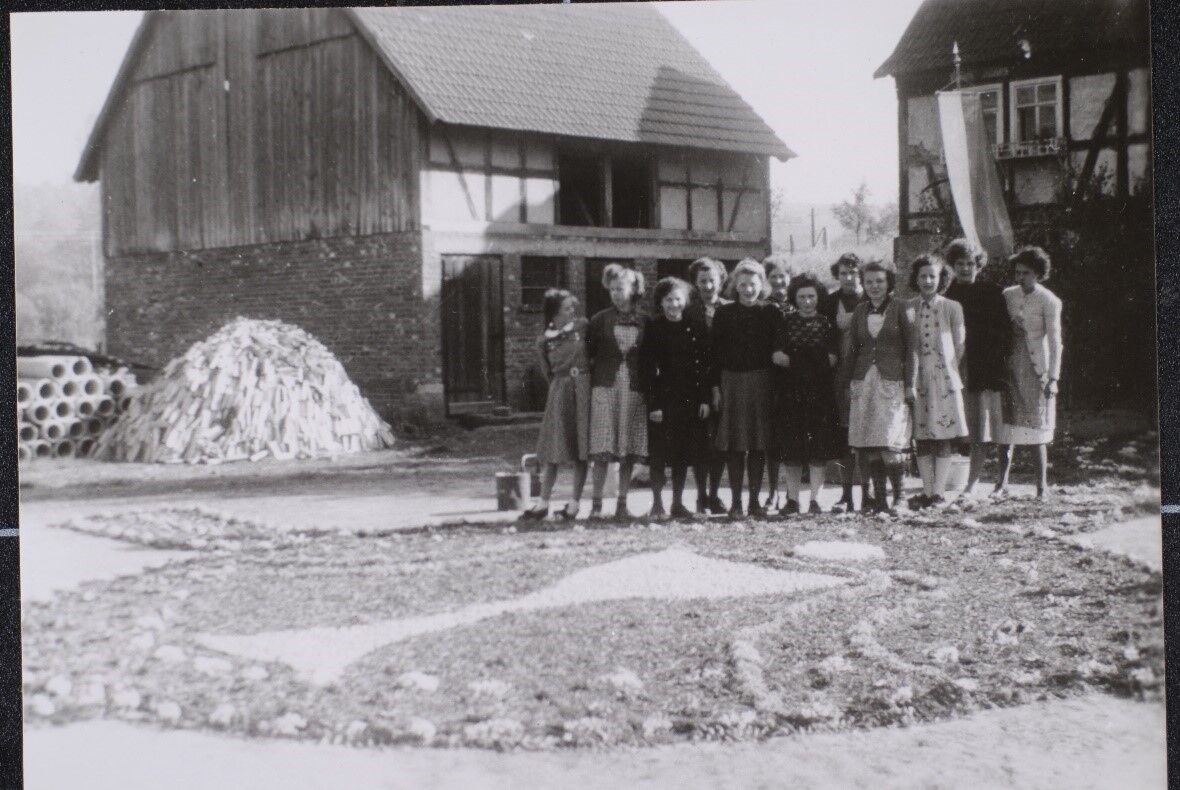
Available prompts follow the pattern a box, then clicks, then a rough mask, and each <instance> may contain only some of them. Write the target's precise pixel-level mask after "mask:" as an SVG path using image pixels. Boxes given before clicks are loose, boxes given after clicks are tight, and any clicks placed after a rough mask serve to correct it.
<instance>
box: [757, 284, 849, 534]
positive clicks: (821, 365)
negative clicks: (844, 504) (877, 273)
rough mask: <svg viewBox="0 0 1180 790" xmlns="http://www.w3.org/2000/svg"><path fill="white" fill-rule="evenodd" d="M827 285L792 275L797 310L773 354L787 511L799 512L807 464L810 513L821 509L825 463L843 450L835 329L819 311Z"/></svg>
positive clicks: (786, 322) (788, 319)
mask: <svg viewBox="0 0 1180 790" xmlns="http://www.w3.org/2000/svg"><path fill="white" fill-rule="evenodd" d="M821 293H823V287H822V286H821V285H820V284H819V281H818V280H816V279H815V278H813V277H811V276H809V275H806V274H804V275H801V276H799V277H796V278H795V279H794V280H792V281H791V287H790V301H791V302H792V303H793V304H794V305H795V308H796V310H795V312H793V313H790V314H788V315H787V316H786V318H785V319H784V320H783V322H782V323H781V324H780V325H779V329H778V334H777V337H776V339H775V351H774V354H773V355H772V357H771V358H772V360H773V362H774V364H775V365H776V366H778V367H779V369H780V370H782V372H783V377H782V386H781V389H780V390H779V392H778V399H777V402H776V413H775V423H774V428H775V435H776V441H775V447H776V448H777V450H778V453H779V457H780V460H781V461H782V463H783V465H784V466H786V468H787V506H786V510H785V512H786V513H798V512H799V490H800V489H801V488H802V483H803V467H804V466H807V467H808V472H809V474H810V489H811V498H810V505H809V507H808V512H809V513H822V512H823V510H822V509H821V508H820V504H819V492H820V490H821V489H822V488H823V485H824V473H825V471H826V469H825V466H826V464H827V462H828V461H831V460H833V459H835V458H839V457H840V454H841V452H842V450H843V440H842V437H841V430H840V416H839V413H838V410H837V407H836V400H835V394H834V393H835V375H834V372H833V368H834V367H835V366H836V361H837V355H836V351H837V336H836V329H835V327H833V326H832V323H831V322H830V321H829V320H828V319H827V317H826V316H824V315H821V314H820V313H819V309H818V308H819V300H820V294H821Z"/></svg>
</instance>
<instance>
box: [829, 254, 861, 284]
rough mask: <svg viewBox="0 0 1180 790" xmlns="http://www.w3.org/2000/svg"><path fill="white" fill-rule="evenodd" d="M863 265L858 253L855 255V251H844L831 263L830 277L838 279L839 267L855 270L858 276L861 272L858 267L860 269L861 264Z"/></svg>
mask: <svg viewBox="0 0 1180 790" xmlns="http://www.w3.org/2000/svg"><path fill="white" fill-rule="evenodd" d="M863 265H864V263H863V261H861V259H860V256H859V255H857V254H856V253H855V252H846V253H844V254H843V255H841V256H840V257H839V258H837V259H836V262H835V263H833V264H832V268H831V272H832V277H833V278H834V279H837V280H839V279H840V269H841V268H846V269H852V270H853V271H855V272H856V274H857V276H858V277H859V276H860V274H861V271H860V269H861V266H863Z"/></svg>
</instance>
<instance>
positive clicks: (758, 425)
mask: <svg viewBox="0 0 1180 790" xmlns="http://www.w3.org/2000/svg"><path fill="white" fill-rule="evenodd" d="M733 284H734V289H733V290H734V293H735V294H736V296H737V298H738V301H736V302H734V303H732V304H727V305H722V306H721V307H718V308H717V314H716V315H715V316H714V317H713V329H712V331H711V332H710V343H709V345H710V358H711V359H710V364H711V367H712V373H711V374H710V378H711V380H712V381H714V382H716V383H715V384H714V386H713V403H712V406H713V408H714V409H717V410H718V411H719V412H720V415H719V417H718V422H717V435H716V436H715V437H714V438H713V447H714V448H715V449H716V450H718V451H719V452H723V453H726V466H727V467H728V470H729V486H730V489H731V490H732V491H733V499H732V501H731V502H730V506H729V515H730V516H731V517H740V516H741V515H742V484H743V482H744V480H743V479H744V478H745V476H746V472H747V470H748V471H749V478H750V509H749V513H750V515H751V516H755V517H758V516H764V515H766V511H765V510H764V509H763V507H762V505H761V503H760V502H759V501H758V495H759V494H760V493H761V490H762V473H763V471H765V464H766V451H767V449H768V448H769V446H770V430H771V428H770V422H771V417H770V410H771V401H770V371H771V361H770V355H771V354H772V353H773V352H774V338H775V333H776V332H777V331H778V325H779V323H780V322H781V321H782V320H783V316H782V313H780V312H779V310H778V308H777V307H775V306H774V305H772V304H767V302H766V301H764V296H765V293H766V270H765V269H763V268H762V264H760V263H758V262H757V261H755V260H752V259H749V258H747V259H746V260H743V261H741V262H740V263H738V265H737V266H736V267H735V268H734V270H733Z"/></svg>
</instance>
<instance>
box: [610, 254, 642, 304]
mask: <svg viewBox="0 0 1180 790" xmlns="http://www.w3.org/2000/svg"><path fill="white" fill-rule="evenodd" d="M615 280H623V281H625V282H627V283H629V284H630V286H631V301H632V302H636V301H638V300H639V297H641V296H643V286H644V283H643V275H642V274H641V273H639V272H638V271H636V270H635V269H629V268H627V267H626V266H624V265H623V264H621V263H608V264H607V265H606V268H605V269H603V270H602V287H603V288H606V289H607V290H608V291H609V290H610V286H611V283H613V282H614V281H615Z"/></svg>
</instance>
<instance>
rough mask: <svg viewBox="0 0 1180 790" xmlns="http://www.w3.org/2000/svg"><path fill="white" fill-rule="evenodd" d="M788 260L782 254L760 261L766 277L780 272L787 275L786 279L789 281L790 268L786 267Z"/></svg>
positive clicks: (768, 256)
mask: <svg viewBox="0 0 1180 790" xmlns="http://www.w3.org/2000/svg"><path fill="white" fill-rule="evenodd" d="M789 261H790V258H788V257H787V256H786V255H783V254H782V253H778V254H776V255H767V256H766V257H765V258H763V259H762V268H764V269H766V276H767V277H769V276H770V275H771V274H772V273H774V272H782V273H783V274H785V275H787V279H788V280H790V279H791V267H790V266H789V265H788V263H789Z"/></svg>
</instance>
